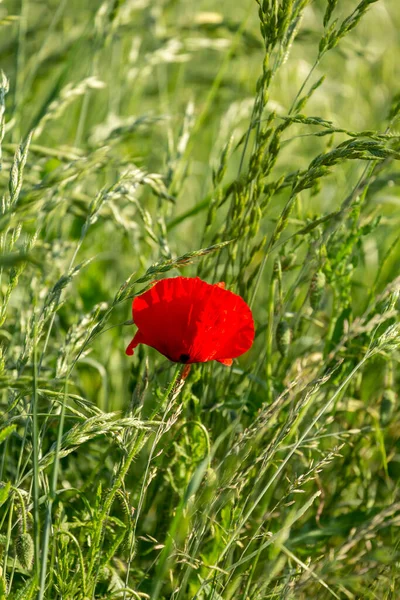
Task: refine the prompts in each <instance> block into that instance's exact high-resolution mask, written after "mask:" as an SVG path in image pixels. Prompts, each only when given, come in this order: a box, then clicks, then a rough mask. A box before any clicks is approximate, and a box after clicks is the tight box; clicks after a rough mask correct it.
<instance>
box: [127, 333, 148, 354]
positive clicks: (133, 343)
mask: <svg viewBox="0 0 400 600" xmlns="http://www.w3.org/2000/svg"><path fill="white" fill-rule="evenodd" d="M143 342H144V339H143V336H142V334H141V332H140V331H137V332H136V334H135V337H134V338H133V340H132V341H131V343H130V344H129V345H128V347H127V349H126V350H125V354H127V355H128V356H132V355H133V351H134V349H135V348H136V346H138V345H139V344H142V343H143Z"/></svg>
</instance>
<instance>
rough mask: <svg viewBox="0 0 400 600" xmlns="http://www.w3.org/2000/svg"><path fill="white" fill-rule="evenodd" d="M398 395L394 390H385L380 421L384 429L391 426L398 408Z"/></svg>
mask: <svg viewBox="0 0 400 600" xmlns="http://www.w3.org/2000/svg"><path fill="white" fill-rule="evenodd" d="M396 399H397V398H396V394H395V392H394V391H393V390H390V389H388V390H385V391H384V392H383V395H382V400H381V407H380V412H379V420H380V424H381V426H382V427H386V425H389V423H390V421H391V419H392V416H393V412H394V409H395V406H396Z"/></svg>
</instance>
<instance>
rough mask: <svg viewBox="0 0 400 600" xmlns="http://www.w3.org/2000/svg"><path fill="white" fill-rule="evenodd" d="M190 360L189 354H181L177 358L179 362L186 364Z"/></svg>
mask: <svg viewBox="0 0 400 600" xmlns="http://www.w3.org/2000/svg"><path fill="white" fill-rule="evenodd" d="M188 360H190V354H181V355H180V357H179V362H181V363H187V362H188Z"/></svg>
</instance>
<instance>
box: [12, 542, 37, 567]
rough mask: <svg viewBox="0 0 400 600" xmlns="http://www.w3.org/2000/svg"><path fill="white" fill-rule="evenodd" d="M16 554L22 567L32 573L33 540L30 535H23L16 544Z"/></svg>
mask: <svg viewBox="0 0 400 600" xmlns="http://www.w3.org/2000/svg"><path fill="white" fill-rule="evenodd" d="M15 553H16V555H17V558H18V560H19V562H20V564H21V567H23V568H24V569H26V570H27V571H30V570H31V569H32V565H33V553H34V547H33V539H32V537H31V535H30V533H21V535H19V536H18V537H17V539H16V542H15Z"/></svg>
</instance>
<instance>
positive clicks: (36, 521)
mask: <svg viewBox="0 0 400 600" xmlns="http://www.w3.org/2000/svg"><path fill="white" fill-rule="evenodd" d="M34 319H35V321H34V325H33V336H34V340H33V343H34V348H33V396H32V405H33V406H32V444H33V532H34V541H35V570H36V576H38V575H39V564H40V561H39V557H40V517H39V423H38V385H37V378H38V363H37V359H38V356H37V322H36V316H34Z"/></svg>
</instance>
